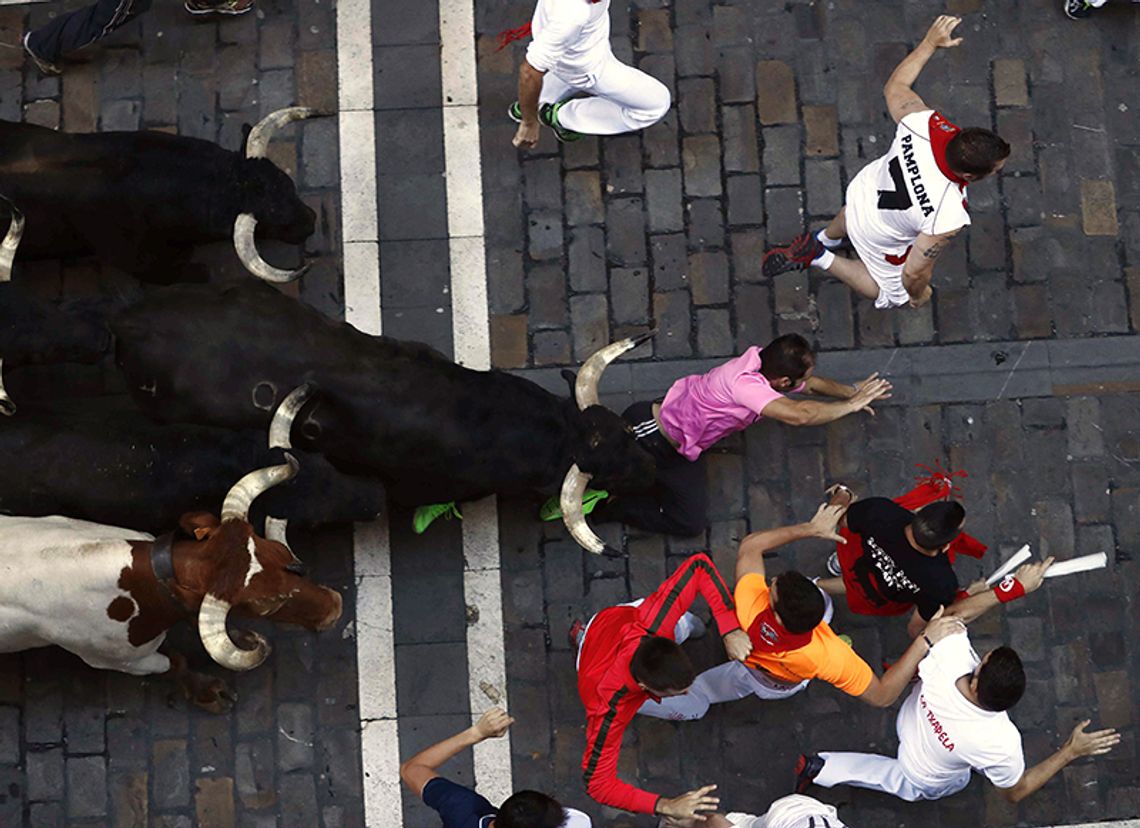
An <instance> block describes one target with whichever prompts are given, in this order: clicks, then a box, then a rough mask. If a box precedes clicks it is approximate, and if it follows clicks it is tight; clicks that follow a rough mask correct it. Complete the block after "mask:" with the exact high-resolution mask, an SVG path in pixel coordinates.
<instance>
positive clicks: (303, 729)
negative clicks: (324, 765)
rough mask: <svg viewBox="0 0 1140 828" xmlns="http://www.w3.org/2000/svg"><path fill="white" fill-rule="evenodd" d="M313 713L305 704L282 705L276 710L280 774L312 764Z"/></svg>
mask: <svg viewBox="0 0 1140 828" xmlns="http://www.w3.org/2000/svg"><path fill="white" fill-rule="evenodd" d="M314 738H315V733H314V730H313V711H312V709H311V708H310V707H309V706H308V705H306V704H283V705H281V706H280V707H279V708H278V709H277V768H278V770H280V771H281V772H282V773H290V772H292V771H297V770H303V769H305V768H309V767H311V766H312V764H313V740H314Z"/></svg>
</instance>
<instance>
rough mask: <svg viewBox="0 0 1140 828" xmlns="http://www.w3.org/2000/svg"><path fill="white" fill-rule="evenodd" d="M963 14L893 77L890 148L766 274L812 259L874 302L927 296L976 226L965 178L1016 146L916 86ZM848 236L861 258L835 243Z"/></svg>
mask: <svg viewBox="0 0 1140 828" xmlns="http://www.w3.org/2000/svg"><path fill="white" fill-rule="evenodd" d="M959 22H961V18H958V17H951V16H949V15H942V16H941V17H939V18H938V19H937V20H935V21H934V24H933V25H932V26H931V27H930V31H928V32H927V33H926V37H924V38H923V40H922V42H921V43H920V44H918V47H917V48H916V49H915V50H914V51H913V52H911V53H910V54H909V55H907V57H906V58H905V59H904V60H903V62H902V63H900V64H899V65H898V66H897V67H896V68H895V71H894V72H893V73H892V74H891V76H890V78H888V79H887V84H886V86H885V87H884V89H883V93H884V95H885V96H886V99H887V109H888V110H890V113H891V117H892V118H894V119H895V122H896V123H897V124H898V129H897V130H896V132H895V138H894V141H893V142H892V143H891V147H890V150H889V151H888V152H887V154H886V155H884V156H883V157H882V158H879V159H877V160H875V161H872V162H871V163H870V164H868V165H867V166H866V167H864V168H863V169H862V170H860V171H859V173H858V175H856V176H855V178H854V179H852V181H851V183H850V185H848V187H847V200H846V204H845V206H844V207H843V209H842V210H840V211H839V215H837V216H836V217H835V218H834V219H832V221H831V223H830V224H829V225H828V226H827V227H825V228H824V229H823V230H821V231H820V232H819V233H817V234H815V235H812V234H810V233H805V234H804V235H802V236H799V237H797V238H796V239H795V240H794V241H793V242H792V243H791V244H789V245H787V246H786V247H777V248H773V249H771V250H769V251H768V252H767V253H766V254H765V255H764V265H763V270H764V275H765V276H767V277H769V278H771V277H773V276H776V275H778V274H780V273H784V272H785V271H788V270H799V269H803V268H805V267H807V266H808V265H812V266H813V267H818V268H820V269H822V270H826V271H827V272H828V273H830V274H831V275H832V276H835V277H836V278H837V279H839V280H840V281H841V282H843V283H844V284H845V285H847V286H848V287H850V288H851V289H852V290H854V291H855V292H856V293H858V294H859V295H860V296H865V297H867V298H868V299H874V300H875V307H877V308H894V307H901V306H903V305H907V304H909V305H911V306H912V307H920V306H921V305H925V304H926V303H927V302H929V301H930V297H931V293H932V291H931V288H930V280H931V277H932V276H933V274H934V263H935V261H936V260H937V259H938V256H939V255H941V253H942V251H943V250H944V249H945V248H946V245H947V244H949V242H950V240H951V239H952V238H953V237H954V236H955V235H956V234H957V233H958V232H959V231H960V230H961V229H962V228H963V227H965V226H966V225H968V224H969V223H970V214H969V213H968V212H967V211H966V184H968V183H969V182H972V181H980V180H982V179H983V178H986V177H987V176H989V175H992V174H994V173H996V172H998V171H999V170H1001V168H1002V167H1003V166H1004V165H1005V160H1006V158H1008V157H1009V151H1010V150H1009V144H1007V143H1006V142H1005V141H1004V140H1002V139H1001V137H999V136H998V135H996V134H994V133H993V132H990V131H989V130H986V129H979V128H977V127H971V128H969V129H959V128H958V127H957V126H955V125H954V124H952V123H950V122H949V121H947V120H946V119H945V118H944V117H943V116H942V114H941V113H939V112H936V111H934V110H933V109H931V108H930V107H929V106H927V105H926V104H925V103H924V102H923V100H922V98H920V97H919V96H918V95H917V94H915V92H914V90H913V89H912V88H911V87H912V85H913V84H914V82H915V81H916V80H917V79H918V75H919V73H920V72H921V71H922V69H923V67H924V66H926V63H927V61H929V60H930V58H931V57H933V56H934V53H935V52H936V51H937V50H938V49H948V48H951V47H954V46H957V45H958V44H959V43H961V42H962V38H960V37H959V38H954V37H953V36H952V32H953V31H954V27H955V26H957V25H958V23H959ZM844 237H846V238H848V239H850V241H851V244H852V246H853V247H854V248H855V252H856V253H858V254H859V258H858V259H849V258H846V257H843V256H836V255H835V254H834V253H833V252H832V249H833V248H836V247H838V246H839V244H840V242H841V241H842V240H843V238H844Z"/></svg>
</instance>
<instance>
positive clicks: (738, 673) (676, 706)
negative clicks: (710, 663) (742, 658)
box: [637, 661, 753, 721]
mask: <svg viewBox="0 0 1140 828" xmlns="http://www.w3.org/2000/svg"><path fill="white" fill-rule="evenodd" d="M752 692H753V684H752V680H751V677H750V676H749V675H748V668H747V667H745V666H744V665H743V664H741V663H740V662H739V661H729V662H726V663H725V664H720V665H717V666H716V667H713V668H711V669H709V670H705V671H704V672H703V673H701V674H700V675H699V676H697V678H696V681H694V682H693V685H692V686H691V687H690V688H689V692H687V693H685V694H684V695H681V696H669V697H668V698H664V699H662V700H661V701H659V702H655V701H652V700H650V701H647V702H645V704H643V705H641V708H640V709H639V710H638V711H637V712H638V713H641V714H642V715H643V716H652V717H653V718H655V719H672V720H673V721H693V720H695V719H700V718H702V717H703V716H704V715H705V713H707V712H708V709H709V705H711V704H717V703H719V702H726V701H735V700H736V699H743V698H744V697H745V696H748V695H751V694H752Z"/></svg>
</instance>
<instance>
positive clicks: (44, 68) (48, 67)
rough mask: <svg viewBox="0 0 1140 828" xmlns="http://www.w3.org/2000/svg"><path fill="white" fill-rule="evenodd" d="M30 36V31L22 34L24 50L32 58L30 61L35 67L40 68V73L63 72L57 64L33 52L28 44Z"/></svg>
mask: <svg viewBox="0 0 1140 828" xmlns="http://www.w3.org/2000/svg"><path fill="white" fill-rule="evenodd" d="M31 36H32V33H31V32H28V33H27V34H25V35H24V51H25V52H27V53H28V57H30V58H31V59H32V63H34V64H35V65H36V68H37V69H39V70H40V74H43V75H62V74H63V70H62V69H60V68H59V67H58V66H56V65H55V64H54V63H52V62H51V61H48V60H44V59H43V58H42V57H40V56H39V55H37V54H36V53H35V52H33V51H32V47H31V46H29V45H28V38H29V37H31Z"/></svg>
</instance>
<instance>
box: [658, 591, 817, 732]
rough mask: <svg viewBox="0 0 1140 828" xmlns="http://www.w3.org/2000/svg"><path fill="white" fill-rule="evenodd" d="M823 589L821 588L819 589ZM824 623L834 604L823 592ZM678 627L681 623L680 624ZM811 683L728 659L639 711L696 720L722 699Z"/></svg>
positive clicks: (787, 692) (781, 693)
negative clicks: (791, 680)
mask: <svg viewBox="0 0 1140 828" xmlns="http://www.w3.org/2000/svg"><path fill="white" fill-rule="evenodd" d="M820 591H821V592H822V590H820ZM823 600H824V611H823V621H824V623H830V621H831V618H832V616H833V615H834V614H835V604H834V603H832V600H831V596H829V595H828V594H827V593H824V594H823ZM678 627H680V625H679V624H678ZM807 686H808V682H807V681H806V680H805V681H801V682H799V683H798V684H788V683H785V682H782V681H778V680H776V679H773V678H771V677H770V676H768V675H767V674H766V673H764V672H763V671H761V670H754V669H753V668H751V667H748V666H746V665H744V664H741V663H740V662H739V661H729V662H726V663H724V664H718V665H717V666H716V667H712V668H710V669H708V670H705V671H704V672H703V673H701V674H700V675H699V676H697V679H696V681H694V682H693V686H692V687H690V688H689V692H687V693H685V694H684V695H681V696H670V697H669V698H666V699H662V700H661V701H659V702H655V701H653V700H650V701H647V702H645V704H643V705H641V708H640V709H639V710H638V711H637V712H638V713H640V714H642V715H643V716H652V717H654V718H655V719H672V720H673V721H678V722H679V721H693V720H695V719H700V718H703V717H704V715H705V714H706V713H707V712H708V710H709V705H711V704H717V703H719V702H726V701H736V700H737V699H743V698H744V697H745V696H756V697H757V698H761V699H786V698H789V697H791V696H794V695H795V694H796V693H799V692H800V691H802V690H803V689H804V688H805V687H807Z"/></svg>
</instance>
